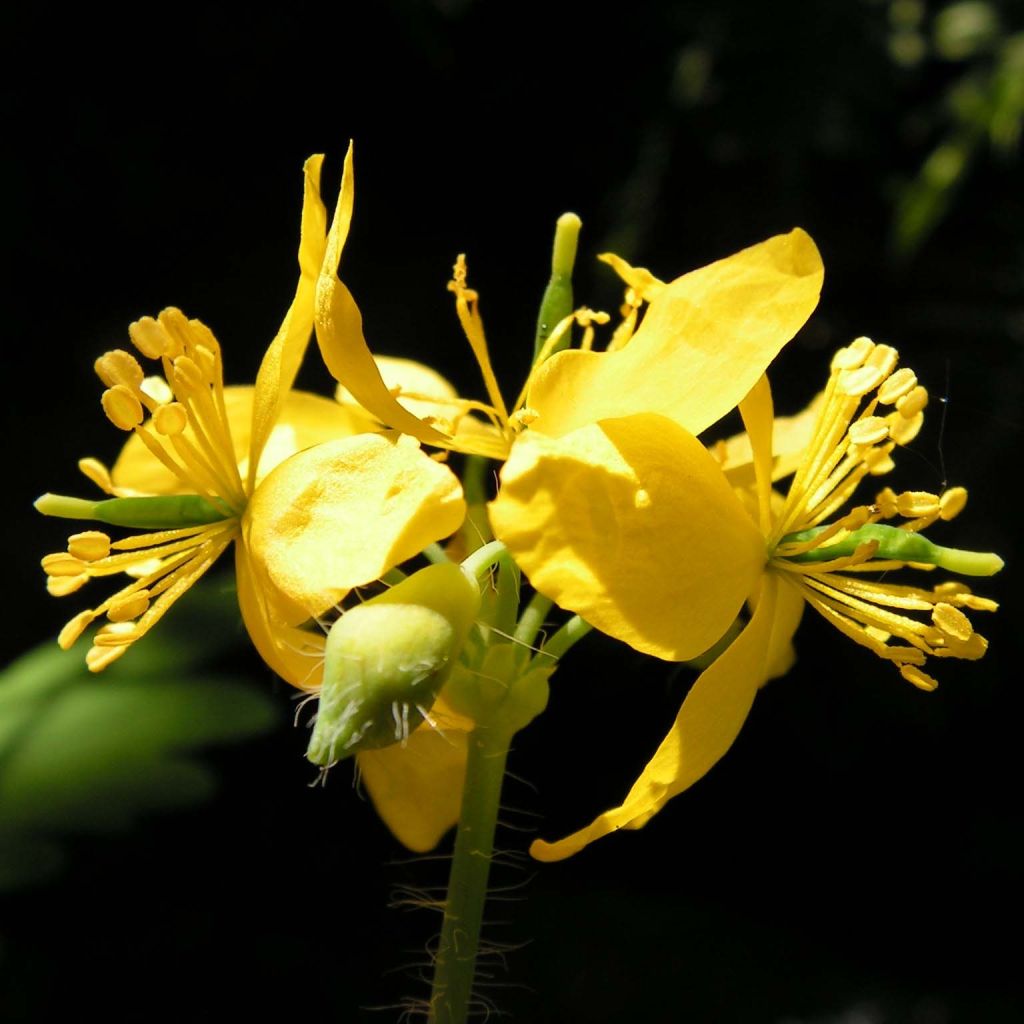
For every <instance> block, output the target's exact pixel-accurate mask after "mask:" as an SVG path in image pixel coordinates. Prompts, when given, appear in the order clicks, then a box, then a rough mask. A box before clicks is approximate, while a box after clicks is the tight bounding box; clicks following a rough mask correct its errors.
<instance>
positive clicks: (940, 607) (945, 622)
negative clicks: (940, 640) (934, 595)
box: [932, 604, 974, 643]
mask: <svg viewBox="0 0 1024 1024" xmlns="http://www.w3.org/2000/svg"><path fill="white" fill-rule="evenodd" d="M932 622H934V623H935V625H936V626H938V628H939V629H941V630H942V632H943V633H945V634H946V635H947V636H951V637H953V639H954V640H959V641H961V642H962V643H966V642H967V641H968V640H970V638H971V636H972V634H973V633H974V627H973V626H972V625H971V620H970V619H969V618H967V616H966V615H964V613H963V612H962V611H960V610H959V609H958V608H954V607H953V606H952V605H951V604H937V605H936V606H935V607H934V609H932Z"/></svg>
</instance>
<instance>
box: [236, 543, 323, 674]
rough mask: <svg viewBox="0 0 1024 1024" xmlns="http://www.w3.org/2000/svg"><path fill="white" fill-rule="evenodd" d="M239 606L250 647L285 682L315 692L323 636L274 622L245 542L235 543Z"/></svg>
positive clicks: (321, 665) (320, 661)
mask: <svg viewBox="0 0 1024 1024" xmlns="http://www.w3.org/2000/svg"><path fill="white" fill-rule="evenodd" d="M235 576H236V578H237V581H238V607H239V608H240V609H241V612H242V621H243V622H244V623H245V628H246V630H247V631H248V633H249V638H250V639H251V640H252V642H253V646H254V647H255V648H256V650H257V651H258V652H259V655H260V657H261V658H262V659H263V660H264V661H265V662H266V663H267V664H268V665H269V666H270V668H272V669H273V670H274V671H275V672H276V673H277V674H278V675H279V676H280V677H281V678H282V679H283V680H285V682H287V683H291V685H292V686H294V687H296V688H297V689H300V690H310V691H314V690H318V689H319V688H320V683H321V681H322V679H323V669H324V642H325V638H324V636H323V634H322V633H312V632H309V631H307V630H300V629H295V628H293V627H291V626H287V625H286V624H284V623H283V622H277V621H275V620H274V618H273V617H272V615H271V613H270V609H269V608H268V607H267V604H266V602H265V600H264V594H263V592H262V590H261V584H260V581H259V580H258V578H257V576H256V574H255V570H254V567H253V564H252V560H251V559H250V557H249V551H248V549H247V547H246V545H245V543H244V542H243V541H241V540H239V541H238V542H237V543H236V544H235Z"/></svg>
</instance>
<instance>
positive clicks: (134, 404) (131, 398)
mask: <svg viewBox="0 0 1024 1024" xmlns="http://www.w3.org/2000/svg"><path fill="white" fill-rule="evenodd" d="M100 403H101V404H102V406H103V411H104V412H105V413H106V414H107V419H109V420H110V422H111V423H113V424H114V426H115V427H118V428H119V429H121V430H134V429H135V427H137V426H138V425H139V424H140V423H141V422H142V418H143V414H142V403H141V402H140V401H139V400H138V399H137V398H136V397H135V395H133V394H132V393H131V391H129V390H128V389H127V388H126V387H125V386H124V385H123V384H115V385H114V386H113V387H112V388H107V390H106V391H104V392H103V396H102V398H101V399H100Z"/></svg>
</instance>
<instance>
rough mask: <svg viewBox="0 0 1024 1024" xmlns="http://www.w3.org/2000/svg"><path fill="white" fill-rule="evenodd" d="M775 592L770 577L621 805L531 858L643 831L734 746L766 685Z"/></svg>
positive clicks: (534, 849)
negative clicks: (625, 831)
mask: <svg viewBox="0 0 1024 1024" xmlns="http://www.w3.org/2000/svg"><path fill="white" fill-rule="evenodd" d="M777 586H778V581H777V580H776V579H775V578H774V577H773V576H770V575H766V576H765V578H764V585H763V588H762V593H761V599H760V600H759V601H758V604H757V609H756V610H755V611H754V615H753V618H752V619H751V620H750V622H749V623H748V624H747V627H746V628H745V629H744V630H743V632H742V633H740V635H739V636H738V637H737V638H736V639H735V640H734V641H733V642H732V644H731V645H730V646H729V647H728V648H727V649H726V650H725V652H724V653H723V654H722V655H721V657H719V658H718V660H717V661H715V662H714V663H713V664H712V665H711V666H710V667H708V668H707V669H705V670H704V672H703V673H702V674H701V675H700V677H699V678H698V679H697V681H696V682H695V683H694V684H693V688H692V689H691V690H690V692H689V694H687V696H686V700H684V701H683V706H682V707H681V708H680V709H679V714H678V715H677V716H676V720H675V722H674V723H673V725H672V729H671V731H670V732H669V734H668V735H667V736H666V737H665V739H664V740H662V743H661V746H659V747H658V750H657V752H656V753H655V755H654V757H653V758H652V759H651V760H650V762H649V763H648V765H647V767H646V768H644V770H643V773H642V774H641V775H640V778H639V779H637V781H636V783H635V784H634V785H633V788H632V789H631V790H630V791H629V794H628V796H627V797H626V799H625V800H624V801H623V803H622V805H621V806H620V807H616V808H614V809H612V810H610V811H606V812H605V813H604V814H601V815H599V816H598V817H597V818H595V819H594V821H593V822H592V823H591V824H590V825H588V826H587V827H586V828H584V829H581V830H580V831H579V832H576V833H574V834H573V835H571V836H568V837H567V838H565V839H562V840H560V841H558V842H556V843H547V842H544V841H543V840H536V841H535V842H534V843H533V845H532V846H531V847H530V853H531V854H532V855H533V856H534V857H536V858H537V859H538V860H542V861H555V860H562V859H564V858H565V857H571V856H572V855H573V854H574V853H578V852H579V851H580V850H582V849H583V848H584V847H585V846H587V845H588V844H590V843H592V842H593V841H594V840H595V839H600V838H601V837H602V836H606V835H608V834H609V833H611V832H615V831H617V830H618V829H620V828H641V827H642V826H643V825H645V824H647V822H648V821H650V819H651V818H652V817H654V815H655V814H657V813H658V811H660V810H661V809H662V807H664V806H665V804H666V803H668V801H669V800H671V799H672V797H674V796H677V795H678V794H679V793H682V792H683V790H685V789H687V788H688V787H690V786H692V785H693V783H695V782H696V781H697V780H698V779H699V778H701V776H703V775H704V774H705V773H706V772H707V771H708V770H709V769H710V768H711V767H712V766H713V765H714V764H715V762H717V761H718V760H719V758H721V757H722V755H723V754H724V753H725V752H726V751H727V750H728V749H729V747H731V746H732V744H733V741H734V740H735V739H736V737H737V735H739V731H740V729H741V728H742V726H743V723H744V722H745V721H746V718H747V714H748V713H749V712H750V707H751V705H752V704H753V702H754V695H755V694H756V693H757V689H758V686H759V685H760V683H761V682H762V680H763V679H764V673H765V666H766V659H767V656H768V650H769V643H770V640H771V636H772V630H773V626H774V621H775V610H776V588H777Z"/></svg>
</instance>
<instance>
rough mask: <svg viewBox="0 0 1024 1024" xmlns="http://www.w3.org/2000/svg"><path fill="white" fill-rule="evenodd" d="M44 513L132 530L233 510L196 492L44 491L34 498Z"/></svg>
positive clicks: (219, 516) (216, 517)
mask: <svg viewBox="0 0 1024 1024" xmlns="http://www.w3.org/2000/svg"><path fill="white" fill-rule="evenodd" d="M35 507H36V508H37V509H38V510H39V511H40V512H42V513H43V515H44V516H57V517H58V518H60V519H86V520H92V521H93V522H98V523H108V524H109V525H111V526H127V527H132V528H133V529H136V530H176V529H182V528H187V527H189V526H206V525H208V524H210V523H219V522H221V521H222V520H224V519H229V518H231V516H232V515H233V514H234V513H233V512H232V510H231V509H230V508H228V507H227V505H224V504H220V503H217V504H215V503H214V502H212V501H208V500H207V499H206V498H201V497H199V495H198V494H174V495H168V496H167V497H145V498H108V499H106V500H105V501H86V500H85V499H84V498H68V497H66V496H65V495H63V494H44V495H43V496H42V497H41V498H38V499H37V500H36V502H35Z"/></svg>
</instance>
